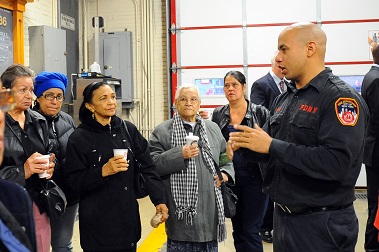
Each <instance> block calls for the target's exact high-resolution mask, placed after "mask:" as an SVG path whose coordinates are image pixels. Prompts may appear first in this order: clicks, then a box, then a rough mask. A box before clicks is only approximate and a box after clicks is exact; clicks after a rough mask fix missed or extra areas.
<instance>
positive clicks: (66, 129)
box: [34, 104, 79, 206]
mask: <svg viewBox="0 0 379 252" xmlns="http://www.w3.org/2000/svg"><path fill="white" fill-rule="evenodd" d="M34 109H35V110H36V111H37V112H39V113H40V114H41V115H42V116H44V117H45V118H46V121H47V126H48V131H49V139H50V142H51V144H52V149H51V152H52V153H55V161H56V162H55V168H54V174H53V177H52V179H53V180H54V181H55V182H56V183H57V184H58V186H59V187H60V188H61V189H62V190H63V192H64V193H65V195H66V198H67V205H69V206H70V205H72V204H75V203H77V202H78V201H79V199H78V197H77V196H76V195H75V194H74V193H73V192H72V191H71V190H70V189H69V187H68V186H67V183H66V181H65V180H64V171H65V163H66V148H67V142H68V137H69V136H70V135H71V133H72V132H73V131H74V130H75V123H74V120H73V119H72V117H71V116H70V115H68V114H67V113H65V112H63V111H60V112H59V113H58V114H57V115H56V116H48V115H45V114H43V113H42V112H40V111H39V110H38V109H39V106H38V104H37V105H36V106H35V107H34Z"/></svg>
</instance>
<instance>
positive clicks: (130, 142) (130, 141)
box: [121, 120, 141, 169]
mask: <svg viewBox="0 0 379 252" xmlns="http://www.w3.org/2000/svg"><path fill="white" fill-rule="evenodd" d="M122 124H123V125H124V129H125V132H126V138H127V140H128V141H129V144H130V148H129V147H127V148H128V149H129V151H130V153H132V156H133V159H134V162H136V164H137V165H136V167H137V169H141V168H140V167H141V164H140V162H139V161H138V159H137V156H136V155H135V154H134V150H135V149H134V145H133V141H132V137H131V135H130V133H129V130H128V126H127V125H126V122H125V121H124V120H122ZM121 133H122V131H121Z"/></svg>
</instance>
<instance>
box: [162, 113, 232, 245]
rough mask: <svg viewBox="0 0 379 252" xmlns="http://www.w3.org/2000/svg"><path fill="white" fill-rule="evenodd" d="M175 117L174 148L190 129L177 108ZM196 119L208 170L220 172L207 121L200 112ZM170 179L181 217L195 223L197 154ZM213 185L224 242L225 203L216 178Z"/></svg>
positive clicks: (183, 140)
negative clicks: (211, 147)
mask: <svg viewBox="0 0 379 252" xmlns="http://www.w3.org/2000/svg"><path fill="white" fill-rule="evenodd" d="M173 121H174V122H173V125H172V134H171V148H174V147H182V146H184V145H185V143H186V135H187V132H186V130H185V128H184V125H183V120H182V118H181V117H180V115H179V114H178V112H176V113H175V114H174V117H173ZM196 121H197V122H200V130H199V133H200V136H199V146H201V152H202V156H203V157H204V161H205V164H206V166H207V168H208V170H209V172H210V173H211V174H212V175H213V176H214V175H216V174H217V173H216V169H215V166H214V163H213V159H212V156H210V155H209V154H208V153H211V149H210V147H209V141H208V137H207V134H206V127H205V123H204V121H203V119H202V118H201V117H200V115H198V114H197V115H196ZM170 182H171V192H172V196H173V200H174V203H175V206H176V212H175V213H176V216H177V218H178V220H183V219H184V220H185V221H186V223H187V225H192V223H193V219H194V218H195V217H196V214H197V211H196V209H197V200H198V197H197V196H198V181H197V172H196V163H195V158H190V159H189V160H188V167H187V169H185V170H182V171H180V172H176V173H172V174H171V177H170ZM214 188H215V194H216V205H217V212H218V226H217V239H218V241H219V242H221V241H223V240H225V239H226V229H225V215H224V204H223V201H222V194H221V189H220V188H219V187H217V186H216V181H214Z"/></svg>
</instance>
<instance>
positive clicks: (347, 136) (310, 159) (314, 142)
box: [264, 68, 369, 207]
mask: <svg viewBox="0 0 379 252" xmlns="http://www.w3.org/2000/svg"><path fill="white" fill-rule="evenodd" d="M288 87H289V88H288V90H287V92H285V93H283V94H282V95H281V96H279V97H278V98H277V100H276V101H275V103H274V104H273V107H272V109H271V114H272V116H271V118H270V121H269V122H268V123H267V124H266V125H265V130H266V131H267V132H268V133H269V134H270V136H271V137H273V138H274V139H273V141H272V143H271V146H270V149H269V154H270V158H269V161H268V164H267V167H266V169H267V170H266V172H267V174H266V177H265V180H264V190H265V191H266V192H268V194H269V195H270V197H271V198H272V199H273V200H274V201H275V202H277V203H280V204H282V205H286V206H292V207H303V206H308V207H320V206H344V205H347V204H349V203H351V202H353V200H354V186H355V183H356V180H357V178H358V175H359V173H360V169H361V165H362V154H363V146H364V145H363V143H364V136H365V131H366V126H367V123H368V115H369V113H368V108H367V105H366V103H365V102H364V100H363V98H362V97H361V96H360V94H359V93H357V92H356V91H355V90H354V89H353V88H352V87H350V86H349V85H348V84H346V83H345V82H343V81H342V80H340V79H339V78H338V77H336V76H334V75H333V73H332V71H331V70H330V69H329V68H326V69H325V70H324V71H322V72H321V73H320V74H318V75H317V76H316V77H315V78H313V79H312V80H311V81H310V82H309V83H308V84H307V85H306V86H305V87H303V88H302V89H296V87H295V84H294V83H289V85H288Z"/></svg>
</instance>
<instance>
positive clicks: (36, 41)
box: [28, 25, 67, 74]
mask: <svg viewBox="0 0 379 252" xmlns="http://www.w3.org/2000/svg"><path fill="white" fill-rule="evenodd" d="M28 29H29V47H30V48H29V54H30V56H29V65H30V68H31V69H32V70H33V71H34V72H35V73H36V74H38V73H39V72H41V71H48V72H60V73H63V74H67V66H66V64H67V63H66V31H65V30H61V29H57V28H53V27H50V26H46V25H43V26H29V28H28Z"/></svg>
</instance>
